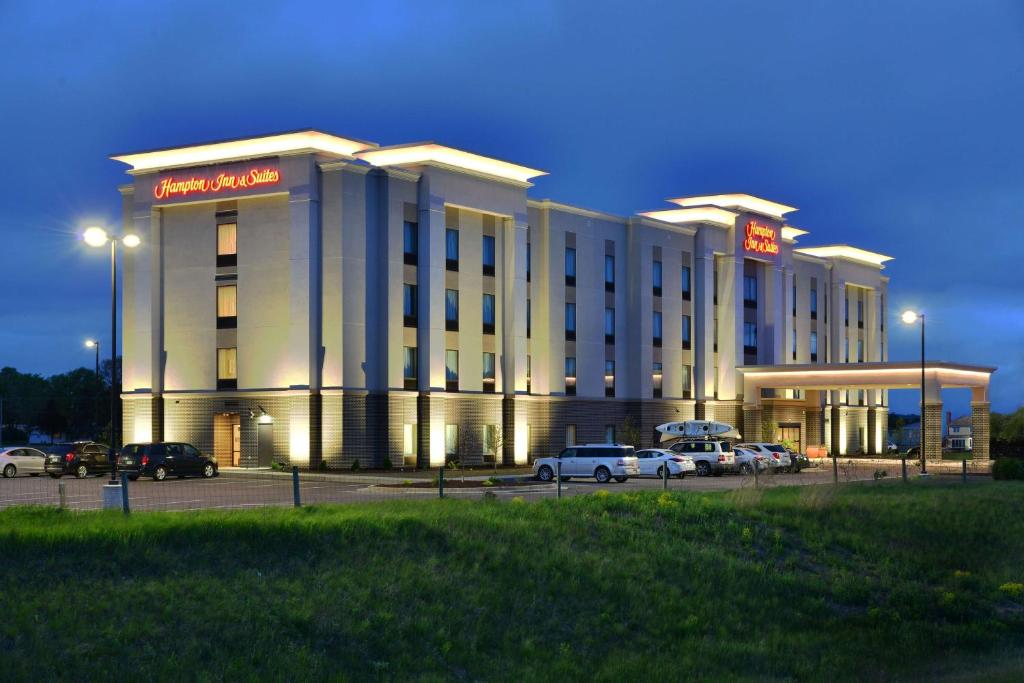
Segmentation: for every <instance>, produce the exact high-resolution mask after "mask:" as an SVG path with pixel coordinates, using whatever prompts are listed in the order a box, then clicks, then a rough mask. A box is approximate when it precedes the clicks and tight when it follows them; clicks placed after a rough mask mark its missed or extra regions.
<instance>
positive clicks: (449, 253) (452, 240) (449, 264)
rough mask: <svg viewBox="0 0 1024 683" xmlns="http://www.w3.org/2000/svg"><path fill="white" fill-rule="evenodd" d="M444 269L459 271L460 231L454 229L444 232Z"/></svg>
mask: <svg viewBox="0 0 1024 683" xmlns="http://www.w3.org/2000/svg"><path fill="white" fill-rule="evenodd" d="M444 267H445V268H447V269H448V270H454V271H456V272H457V271H458V270H459V231H458V230H454V229H452V228H448V229H447V230H445V231H444Z"/></svg>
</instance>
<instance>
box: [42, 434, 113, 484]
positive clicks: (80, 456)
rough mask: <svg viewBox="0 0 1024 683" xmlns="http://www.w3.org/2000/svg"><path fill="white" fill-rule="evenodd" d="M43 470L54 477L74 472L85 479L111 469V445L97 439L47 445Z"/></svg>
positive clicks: (58, 477) (57, 477)
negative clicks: (98, 441) (105, 444)
mask: <svg viewBox="0 0 1024 683" xmlns="http://www.w3.org/2000/svg"><path fill="white" fill-rule="evenodd" d="M44 450H45V451H46V461H45V462H44V463H43V470H44V471H45V472H46V473H47V474H49V475H50V476H51V477H53V478H54V479H60V478H61V477H62V476H64V475H65V474H73V475H75V476H76V477H78V478H79V479H85V478H86V477H87V476H89V475H90V474H100V473H102V472H109V471H110V456H109V453H110V446H104V445H103V444H101V443H96V442H95V441H72V442H71V443H55V444H52V445H50V446H47V447H46V448H45V449H44Z"/></svg>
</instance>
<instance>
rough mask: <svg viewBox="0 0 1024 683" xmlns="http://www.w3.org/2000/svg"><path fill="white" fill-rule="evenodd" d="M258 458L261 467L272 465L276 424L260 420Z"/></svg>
mask: <svg viewBox="0 0 1024 683" xmlns="http://www.w3.org/2000/svg"><path fill="white" fill-rule="evenodd" d="M256 460H257V464H258V465H259V466H260V467H270V463H271V462H273V460H274V425H272V424H268V423H265V422H260V423H258V424H257V425H256Z"/></svg>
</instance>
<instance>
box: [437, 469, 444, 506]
mask: <svg viewBox="0 0 1024 683" xmlns="http://www.w3.org/2000/svg"><path fill="white" fill-rule="evenodd" d="M437 493H438V496H439V497H441V498H444V465H441V469H439V470H438V471H437Z"/></svg>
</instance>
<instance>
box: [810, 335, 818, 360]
mask: <svg viewBox="0 0 1024 683" xmlns="http://www.w3.org/2000/svg"><path fill="white" fill-rule="evenodd" d="M811 362H812V363H817V362H818V333H817V332H815V331H814V330H811Z"/></svg>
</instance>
